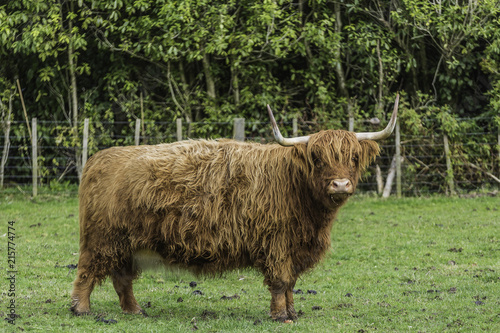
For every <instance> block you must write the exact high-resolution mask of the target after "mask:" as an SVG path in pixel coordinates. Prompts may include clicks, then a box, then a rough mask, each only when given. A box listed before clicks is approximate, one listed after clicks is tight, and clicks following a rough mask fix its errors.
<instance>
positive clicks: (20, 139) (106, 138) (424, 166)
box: [0, 119, 500, 196]
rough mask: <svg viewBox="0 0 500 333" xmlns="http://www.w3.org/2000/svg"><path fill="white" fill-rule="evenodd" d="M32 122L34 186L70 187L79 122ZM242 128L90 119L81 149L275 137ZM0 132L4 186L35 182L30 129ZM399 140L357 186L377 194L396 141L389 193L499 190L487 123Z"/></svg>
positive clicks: (264, 125) (302, 128) (285, 126)
mask: <svg viewBox="0 0 500 333" xmlns="http://www.w3.org/2000/svg"><path fill="white" fill-rule="evenodd" d="M461 121H469V120H467V119H462V120H461ZM486 121H488V120H487V119H486ZM36 126H37V133H38V134H37V140H36V143H37V145H36V149H35V150H36V160H37V165H38V168H37V169H38V170H37V174H36V184H37V188H42V189H44V188H45V189H50V190H56V191H58V190H61V191H63V190H67V189H68V188H69V189H72V191H76V186H74V185H77V184H78V172H77V166H78V162H79V161H78V160H79V156H82V149H83V146H84V144H83V142H82V141H83V140H82V132H83V127H84V123H83V121H82V122H81V123H80V124H79V126H78V129H79V131H78V134H77V135H75V133H74V129H72V128H71V127H70V126H68V123H66V122H54V121H38V122H37V125H36ZM318 126H319V127H321V124H310V123H299V122H297V121H296V120H294V121H293V122H282V123H281V124H280V128H281V129H282V132H283V134H284V135H288V136H292V135H297V133H299V134H301V135H302V134H309V133H313V132H314V131H316V130H318ZM340 126H341V127H342V126H345V127H344V128H346V127H347V126H348V125H347V122H346V123H341V124H340ZM242 128H243V130H242V133H240V134H238V133H236V124H235V122H217V123H205V122H204V123H191V124H182V123H180V122H147V121H146V122H144V123H139V124H138V123H137V122H95V123H93V122H92V120H91V121H90V126H89V132H88V142H87V144H86V146H87V148H86V149H87V154H88V155H89V156H90V155H92V154H94V153H95V152H97V151H99V150H103V149H106V148H109V147H112V146H126V145H134V144H137V143H138V144H159V143H169V142H174V141H177V140H179V139H185V138H186V137H191V138H193V139H195V138H206V139H209V138H212V137H217V138H220V137H223V138H233V137H235V136H237V135H241V136H242V138H244V140H250V141H256V142H260V143H269V142H272V141H273V139H272V132H271V130H270V124H269V122H251V121H247V122H245V123H244V125H243V127H242ZM5 134H6V132H5V130H4V133H3V135H1V139H0V140H1V141H0V153H2V156H3V158H2V161H3V163H4V166H3V175H1V174H0V177H3V188H4V191H5V190H12V189H16V188H17V189H19V190H21V191H27V189H26V187H29V186H32V184H33V156H34V155H33V154H32V153H33V152H32V150H33V148H32V140H31V137H30V133H29V130H28V126H27V124H26V123H25V122H22V121H14V122H12V123H11V124H10V131H9V133H8V134H9V135H8V138H7V137H6V136H5ZM399 137H400V142H399V143H398V142H396V137H395V135H393V136H391V137H390V138H389V139H387V140H384V141H382V142H380V143H379V144H380V147H381V155H380V156H379V157H378V158H377V159H376V161H375V163H373V164H372V165H371V166H370V167H369V168H368V169H367V171H366V172H365V174H364V175H363V178H362V179H361V181H360V183H359V184H358V191H361V192H374V193H377V192H381V186H382V187H383V186H387V179H388V178H389V177H388V174H389V173H390V171H391V170H393V171H394V161H395V154H396V151H397V146H398V145H399V147H400V150H401V160H402V163H401V169H400V173H399V175H396V176H397V177H395V179H396V181H395V182H394V185H393V186H392V187H390V190H389V193H391V194H392V195H394V194H396V193H397V191H398V188H399V189H400V193H401V194H402V195H404V196H420V195H428V194H433V193H447V194H449V193H452V192H459V193H465V192H471V191H485V192H491V193H496V192H498V188H499V184H500V180H499V178H500V153H499V147H500V134H499V131H498V130H495V129H491V127H490V128H486V127H485V128H484V130H481V131H477V130H475V131H473V132H470V133H464V134H463V135H461V136H459V137H454V138H449V139H448V138H447V139H445V135H444V134H440V133H428V134H427V135H414V134H405V132H404V131H401V132H400V133H399ZM445 140H446V142H445ZM448 141H449V143H448V147H446V146H447V144H446V143H447V142H448ZM8 143H10V144H9V145H8ZM7 146H9V147H8V149H6V147H7ZM447 149H448V150H449V152H448V153H447V152H446V150H447ZM447 159H448V161H447ZM391 165H392V166H393V168H392V169H391ZM378 170H380V171H378ZM0 173H1V172H0ZM377 174H379V176H378V177H377ZM381 181H382V184H381ZM398 182H399V183H398ZM495 191H496V192H495Z"/></svg>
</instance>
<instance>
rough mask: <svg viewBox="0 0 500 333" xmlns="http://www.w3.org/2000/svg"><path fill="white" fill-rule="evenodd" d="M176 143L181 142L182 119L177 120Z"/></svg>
mask: <svg viewBox="0 0 500 333" xmlns="http://www.w3.org/2000/svg"><path fill="white" fill-rule="evenodd" d="M176 122H177V141H182V119H181V118H177V121H176Z"/></svg>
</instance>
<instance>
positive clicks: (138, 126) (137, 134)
mask: <svg viewBox="0 0 500 333" xmlns="http://www.w3.org/2000/svg"><path fill="white" fill-rule="evenodd" d="M140 137H141V120H140V119H136V120H135V134H134V139H135V145H136V146H138V145H139V139H140Z"/></svg>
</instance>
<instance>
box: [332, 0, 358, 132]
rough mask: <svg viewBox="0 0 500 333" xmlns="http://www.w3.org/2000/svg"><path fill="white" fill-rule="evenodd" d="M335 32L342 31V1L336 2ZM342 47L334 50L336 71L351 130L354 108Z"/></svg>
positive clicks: (352, 128)
mask: <svg viewBox="0 0 500 333" xmlns="http://www.w3.org/2000/svg"><path fill="white" fill-rule="evenodd" d="M334 6H335V32H336V33H337V34H339V35H340V34H341V33H342V17H341V11H340V2H335V4H334ZM340 50H341V47H340V45H339V46H338V47H337V48H336V49H335V50H334V52H333V54H334V57H335V62H336V64H335V72H336V74H337V81H338V88H339V92H340V96H342V97H343V98H344V99H345V102H346V103H347V105H346V112H347V115H348V117H349V131H353V130H354V112H353V110H354V108H353V103H352V101H351V98H350V97H349V91H348V90H347V87H346V77H345V71H344V68H343V67H342V54H341V51H340Z"/></svg>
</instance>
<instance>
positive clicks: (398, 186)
mask: <svg viewBox="0 0 500 333" xmlns="http://www.w3.org/2000/svg"><path fill="white" fill-rule="evenodd" d="M396 195H397V197H398V198H401V132H400V130H399V119H398V120H397V121H396Z"/></svg>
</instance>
